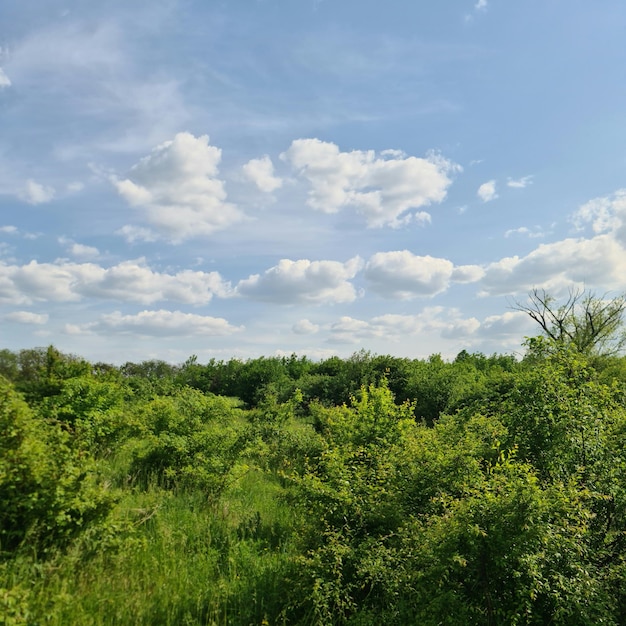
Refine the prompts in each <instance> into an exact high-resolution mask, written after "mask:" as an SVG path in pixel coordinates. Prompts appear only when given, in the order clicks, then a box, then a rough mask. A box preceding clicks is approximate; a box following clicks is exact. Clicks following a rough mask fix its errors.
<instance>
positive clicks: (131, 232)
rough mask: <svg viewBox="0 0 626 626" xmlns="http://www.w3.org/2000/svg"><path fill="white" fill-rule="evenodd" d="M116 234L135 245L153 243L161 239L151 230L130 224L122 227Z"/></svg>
mask: <svg viewBox="0 0 626 626" xmlns="http://www.w3.org/2000/svg"><path fill="white" fill-rule="evenodd" d="M115 234H116V235H120V236H121V237H124V239H125V240H126V241H127V242H128V243H135V242H137V241H148V242H151V241H157V240H158V239H159V236H158V235H157V234H156V233H155V232H153V231H151V230H150V229H149V228H142V227H141V226H131V225H130V224H126V225H125V226H122V228H120V229H118V230H116V231H115Z"/></svg>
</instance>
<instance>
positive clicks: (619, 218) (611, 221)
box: [572, 189, 626, 245]
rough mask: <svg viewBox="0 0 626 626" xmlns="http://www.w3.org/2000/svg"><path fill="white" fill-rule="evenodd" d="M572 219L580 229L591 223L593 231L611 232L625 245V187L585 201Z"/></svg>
mask: <svg viewBox="0 0 626 626" xmlns="http://www.w3.org/2000/svg"><path fill="white" fill-rule="evenodd" d="M572 221H573V222H574V225H575V226H576V227H577V228H579V229H580V230H582V229H583V228H584V227H585V226H587V225H591V228H592V230H593V232H594V233H597V234H599V233H612V234H614V235H615V236H616V237H617V239H619V241H621V242H622V244H625V245H626V189H618V190H617V191H616V192H615V193H613V194H611V195H610V196H603V197H600V198H594V199H593V200H590V201H589V202H586V203H585V204H583V205H582V206H581V207H580V208H579V209H578V211H576V212H575V213H574V215H573V216H572Z"/></svg>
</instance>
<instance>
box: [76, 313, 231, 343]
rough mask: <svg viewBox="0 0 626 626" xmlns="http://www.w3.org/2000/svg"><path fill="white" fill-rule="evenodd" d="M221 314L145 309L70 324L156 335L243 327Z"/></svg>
mask: <svg viewBox="0 0 626 626" xmlns="http://www.w3.org/2000/svg"><path fill="white" fill-rule="evenodd" d="M242 329H243V328H242V327H237V326H232V325H231V324H229V323H228V321H226V320H225V319H223V318H221V317H209V316H205V315H194V314H192V313H182V312H181V311H165V310H162V309H161V310H159V311H141V312H140V313H137V314H136V315H122V313H120V312H119V311H115V312H113V313H110V314H107V315H103V316H102V317H101V318H100V320H99V321H97V322H92V323H89V324H83V325H79V326H77V325H67V327H66V332H68V333H69V334H79V333H97V334H104V335H109V334H111V333H115V334H128V335H145V336H152V337H189V336H194V337H195V336H225V335H231V334H233V333H235V332H237V331H240V330H242Z"/></svg>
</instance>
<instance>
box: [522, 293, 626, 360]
mask: <svg viewBox="0 0 626 626" xmlns="http://www.w3.org/2000/svg"><path fill="white" fill-rule="evenodd" d="M513 308H514V309H515V310H517V311H523V312H524V313H527V314H528V315H529V316H530V317H531V318H532V319H533V320H535V322H537V323H538V324H539V326H540V327H541V330H542V331H543V333H544V335H545V336H546V337H549V338H550V339H552V340H553V341H555V342H556V343H560V344H564V345H572V346H574V347H575V348H576V349H577V350H579V351H580V352H584V353H586V354H602V355H611V354H616V353H618V352H619V351H620V350H621V349H622V348H623V347H624V345H625V344H626V334H625V332H624V328H623V316H624V311H626V296H624V295H620V296H617V297H614V298H607V297H606V296H603V297H597V296H596V295H595V294H594V293H593V292H590V291H585V290H581V289H576V290H570V292H569V296H568V297H567V299H566V300H565V301H564V302H563V303H561V304H559V303H558V301H557V300H556V298H555V297H554V296H551V295H550V294H549V293H547V292H546V291H545V290H544V289H533V290H532V291H531V292H530V293H529V295H528V303H526V304H524V303H521V302H517V301H516V302H515V304H514V306H513Z"/></svg>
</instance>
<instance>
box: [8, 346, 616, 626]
mask: <svg viewBox="0 0 626 626" xmlns="http://www.w3.org/2000/svg"><path fill="white" fill-rule="evenodd" d="M624 363H625V361H624V359H623V358H621V357H616V356H615V355H611V356H602V355H598V354H595V353H581V352H580V351H577V350H576V349H575V346H574V345H573V344H567V343H566V342H561V343H557V342H554V341H547V342H546V340H543V339H533V340H530V341H529V343H528V344H527V355H526V357H525V358H524V359H522V360H521V361H517V360H515V359H513V358H512V357H509V356H499V355H494V356H491V357H487V356H484V355H480V354H469V353H467V352H462V353H460V354H459V355H458V356H457V358H456V359H455V360H454V361H452V362H447V361H444V360H443V359H441V358H440V357H439V356H437V355H435V356H433V357H431V358H430V359H427V360H410V359H398V358H394V357H391V356H377V355H371V354H369V353H366V352H360V353H357V354H355V355H354V356H353V357H351V358H350V359H346V360H342V359H338V358H336V357H334V358H331V359H327V360H324V361H321V362H319V363H315V362H312V361H309V360H308V359H305V358H300V357H295V356H293V357H289V358H265V359H253V360H250V361H246V362H244V361H237V360H231V361H228V362H216V361H211V362H209V363H208V364H206V365H202V364H200V363H198V361H197V359H195V358H191V359H189V360H188V361H187V362H186V363H184V364H182V365H180V366H172V365H169V364H167V363H163V362H161V361H146V362H143V363H139V364H133V363H126V364H125V365H123V366H122V367H119V368H117V367H113V366H108V365H106V364H96V365H91V364H89V363H87V362H86V361H84V360H82V359H80V358H78V357H75V356H72V355H63V354H61V353H59V352H58V351H57V350H55V349H54V348H48V349H37V350H27V351H21V352H19V353H12V352H9V351H6V350H5V351H2V352H0V372H2V374H3V375H4V376H5V377H6V378H1V379H0V623H3V622H2V620H3V619H4V620H5V622H6V623H12V624H30V623H33V624H35V623H44V622H45V623H49V624H58V625H61V624H128V623H133V624H145V625H148V624H172V625H174V624H241V625H244V624H245V625H247V624H322V625H327V624H338V625H339V624H355V625H356V624H360V625H366V624H380V623H386V624H388V625H389V626H391V625H394V624H397V625H402V624H425V625H429V624H432V625H435V624H486V625H492V624H502V625H505V624H506V625H509V624H537V625H539V624H547V623H550V624H562V625H571V624H614V625H618V624H623V623H626V591H625V590H626V557H625V556H624V555H625V554H626V452H625V450H626V446H625V443H626V412H625V403H624V398H625V395H624V389H625V387H624V384H625V382H626V375H625V372H626V366H625V365H624Z"/></svg>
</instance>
